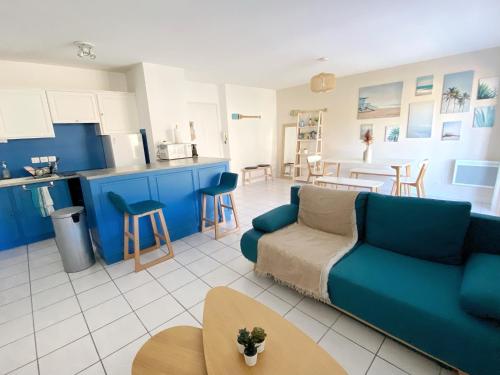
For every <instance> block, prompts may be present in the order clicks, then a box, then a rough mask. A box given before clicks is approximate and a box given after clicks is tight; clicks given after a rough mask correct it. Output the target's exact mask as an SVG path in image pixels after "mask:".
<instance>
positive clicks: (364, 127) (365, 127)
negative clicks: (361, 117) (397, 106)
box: [359, 124, 373, 139]
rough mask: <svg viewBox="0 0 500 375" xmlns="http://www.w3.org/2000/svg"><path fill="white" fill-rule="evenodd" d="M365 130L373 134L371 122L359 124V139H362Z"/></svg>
mask: <svg viewBox="0 0 500 375" xmlns="http://www.w3.org/2000/svg"><path fill="white" fill-rule="evenodd" d="M366 132H370V133H371V135H373V124H361V125H359V139H364V137H365V134H366Z"/></svg>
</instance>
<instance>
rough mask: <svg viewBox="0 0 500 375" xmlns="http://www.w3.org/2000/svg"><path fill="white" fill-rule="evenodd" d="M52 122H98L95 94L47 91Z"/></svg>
mask: <svg viewBox="0 0 500 375" xmlns="http://www.w3.org/2000/svg"><path fill="white" fill-rule="evenodd" d="M47 99H48V101H49V108H50V116H51V117H52V122H53V123H54V124H74V123H94V124H96V123H99V122H100V121H101V120H100V117H99V110H98V108H97V99H96V94H95V93H93V92H84V91H47Z"/></svg>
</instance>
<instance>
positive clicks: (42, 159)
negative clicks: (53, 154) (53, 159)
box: [40, 156, 49, 163]
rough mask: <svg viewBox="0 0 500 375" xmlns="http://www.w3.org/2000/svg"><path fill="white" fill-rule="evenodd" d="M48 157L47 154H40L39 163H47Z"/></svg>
mask: <svg viewBox="0 0 500 375" xmlns="http://www.w3.org/2000/svg"><path fill="white" fill-rule="evenodd" d="M48 162H49V158H48V157H47V156H40V163H48Z"/></svg>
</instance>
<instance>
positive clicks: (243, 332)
mask: <svg viewBox="0 0 500 375" xmlns="http://www.w3.org/2000/svg"><path fill="white" fill-rule="evenodd" d="M236 340H237V341H238V344H241V345H246V344H247V343H249V342H250V341H251V337H250V332H249V331H248V330H247V329H246V328H242V329H240V330H239V331H238V337H237V338H236Z"/></svg>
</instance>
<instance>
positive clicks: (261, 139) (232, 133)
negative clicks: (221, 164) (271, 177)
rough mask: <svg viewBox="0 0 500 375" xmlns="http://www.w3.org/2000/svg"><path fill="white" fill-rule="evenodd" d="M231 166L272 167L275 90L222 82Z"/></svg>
mask: <svg viewBox="0 0 500 375" xmlns="http://www.w3.org/2000/svg"><path fill="white" fill-rule="evenodd" d="M224 91H225V99H226V118H227V122H228V130H229V149H230V155H231V170H232V171H233V172H237V173H239V172H240V170H241V168H243V167H245V166H251V165H256V164H261V163H267V164H272V165H273V167H275V170H276V166H277V164H276V145H277V137H276V134H277V122H276V91H275V90H269V89H261V88H256V87H245V86H237V85H225V86H224ZM232 113H239V114H243V115H261V116H262V118H261V119H242V120H232V119H231V114H232Z"/></svg>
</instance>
